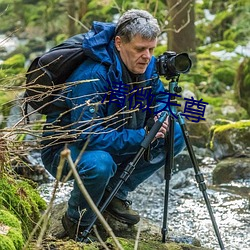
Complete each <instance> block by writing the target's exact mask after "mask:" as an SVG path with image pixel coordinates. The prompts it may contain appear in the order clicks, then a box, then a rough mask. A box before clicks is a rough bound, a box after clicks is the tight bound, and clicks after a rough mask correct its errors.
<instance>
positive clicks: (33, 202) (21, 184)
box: [0, 176, 46, 238]
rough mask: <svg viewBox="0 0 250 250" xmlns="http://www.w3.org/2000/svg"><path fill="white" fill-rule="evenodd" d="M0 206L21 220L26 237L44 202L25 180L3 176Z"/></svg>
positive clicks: (44, 205) (0, 184)
mask: <svg viewBox="0 0 250 250" xmlns="http://www.w3.org/2000/svg"><path fill="white" fill-rule="evenodd" d="M0 206H4V207H5V208H6V209H8V210H9V211H10V212H11V213H13V214H14V215H15V216H16V217H17V218H18V219H19V220H20V221H21V222H22V224H21V225H22V230H23V234H24V237H25V238H27V237H28V235H29V232H31V231H32V230H33V228H34V225H35V223H36V222H37V221H38V220H39V218H40V215H41V214H40V211H41V210H44V209H45V207H46V203H45V201H44V200H43V199H42V198H41V197H40V195H39V194H38V192H37V191H36V190H35V189H34V188H33V187H32V186H31V185H30V184H28V183H27V182H25V181H23V180H14V179H12V178H11V177H9V176H3V178H1V179H0Z"/></svg>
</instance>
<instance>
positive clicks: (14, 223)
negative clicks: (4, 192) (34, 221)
mask: <svg viewBox="0 0 250 250" xmlns="http://www.w3.org/2000/svg"><path fill="white" fill-rule="evenodd" d="M0 224H2V225H4V226H8V227H10V228H9V229H8V233H7V234H6V235H5V234H4V235H1V234H0V239H1V240H0V249H6V250H8V249H21V248H22V246H23V243H24V240H23V236H22V229H21V223H20V221H19V220H18V219H17V218H16V216H14V215H13V214H11V213H10V212H9V211H7V210H4V209H1V210H0Z"/></svg>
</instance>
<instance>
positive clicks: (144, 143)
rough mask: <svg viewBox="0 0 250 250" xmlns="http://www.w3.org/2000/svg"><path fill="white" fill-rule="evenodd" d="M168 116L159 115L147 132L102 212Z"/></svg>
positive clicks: (85, 232) (87, 233)
mask: <svg viewBox="0 0 250 250" xmlns="http://www.w3.org/2000/svg"><path fill="white" fill-rule="evenodd" d="M166 117H167V112H162V114H161V116H160V117H159V119H158V120H157V121H156V122H155V124H154V125H153V127H152V129H151V130H150V132H149V134H147V136H146V137H145V138H144V140H143V141H142V143H141V148H140V149H139V151H138V153H137V154H136V155H135V157H134V159H133V161H132V162H130V163H129V164H128V165H127V166H126V168H125V169H124V171H123V173H122V174H121V176H120V180H119V182H118V183H117V185H116V187H115V188H114V189H113V191H112V192H111V193H110V195H109V197H108V198H107V200H106V201H105V202H104V204H103V205H102V207H101V208H100V212H101V213H102V212H103V211H104V210H105V209H106V208H107V206H108V205H109V203H110V202H111V201H112V199H113V198H114V196H115V195H116V193H117V192H118V190H119V189H120V187H121V186H122V184H123V183H124V182H125V181H126V180H127V179H128V178H129V176H130V175H131V174H132V172H133V171H134V169H135V166H136V164H137V163H138V161H139V160H140V158H141V157H142V155H143V154H144V152H145V150H146V149H147V148H148V146H149V145H150V143H151V142H152V141H153V139H154V137H155V135H156V134H157V132H158V131H159V129H160V128H161V126H162V123H163V122H164V121H165V119H166ZM96 220H97V216H95V217H94V219H93V220H92V222H91V223H90V225H89V226H88V227H87V229H86V230H85V231H84V232H83V233H82V237H83V240H84V239H86V238H87V236H88V235H89V233H90V232H91V230H92V227H93V226H94V224H95V222H96Z"/></svg>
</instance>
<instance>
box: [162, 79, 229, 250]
mask: <svg viewBox="0 0 250 250" xmlns="http://www.w3.org/2000/svg"><path fill="white" fill-rule="evenodd" d="M179 92H181V88H180V87H179V86H178V78H177V80H174V79H172V80H171V81H170V83H169V93H171V94H175V93H179ZM170 98H171V101H170V111H171V112H170V114H169V132H168V135H167V138H166V144H167V148H168V150H167V152H166V161H165V200H164V215H163V226H162V242H163V243H165V242H166V234H167V232H168V229H167V216H168V198H169V183H170V179H171V175H172V169H173V165H174V138H173V137H174V122H175V119H176V117H175V115H177V119H178V122H179V124H180V126H181V130H182V134H183V137H184V140H185V143H186V146H187V150H188V153H189V156H190V159H191V162H192V164H193V167H194V171H195V179H196V182H197V183H198V186H199V189H200V191H201V192H202V195H203V198H204V200H205V203H206V206H207V210H208V212H209V215H210V219H211V221H212V224H213V228H214V231H215V234H216V237H217V240H218V243H219V245H220V248H221V250H225V247H224V244H223V242H222V239H221V236H220V232H219V229H218V226H217V223H216V220H215V217H214V214H213V210H212V207H211V204H210V201H209V199H208V195H207V192H206V189H207V188H206V184H205V182H204V177H203V174H202V173H201V171H200V169H199V165H198V162H197V159H196V157H195V154H194V151H193V147H192V145H191V142H190V138H189V133H188V130H187V127H186V124H185V120H184V119H183V116H182V115H181V113H177V111H176V106H172V105H171V104H176V103H177V101H176V99H174V98H175V97H174V95H171V96H170Z"/></svg>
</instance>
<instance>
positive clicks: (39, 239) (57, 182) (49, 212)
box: [23, 157, 66, 250]
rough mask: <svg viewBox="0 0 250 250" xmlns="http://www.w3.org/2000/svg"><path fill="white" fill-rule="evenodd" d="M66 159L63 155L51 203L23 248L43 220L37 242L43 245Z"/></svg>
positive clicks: (25, 246) (38, 245) (27, 244)
mask: <svg viewBox="0 0 250 250" xmlns="http://www.w3.org/2000/svg"><path fill="white" fill-rule="evenodd" d="M65 160H66V159H65V158H63V157H61V159H60V162H59V165H58V168H57V175H56V182H55V186H54V189H53V193H52V197H51V199H50V202H49V205H48V207H47V209H46V211H45V212H44V214H43V215H42V216H41V218H40V220H39V221H38V223H37V224H36V226H35V228H34V229H33V231H32V232H31V234H30V235H29V238H28V240H27V242H26V244H25V245H24V247H23V250H25V249H27V248H28V246H29V243H30V241H31V240H32V238H33V236H34V235H35V233H36V231H37V230H38V228H39V227H40V225H41V224H42V222H43V225H42V228H41V232H40V234H39V237H38V240H37V243H36V245H37V247H40V246H41V243H42V239H43V236H44V234H45V231H46V228H47V224H48V222H49V218H50V216H51V210H52V206H53V203H54V200H55V194H56V190H57V188H58V185H59V180H60V178H61V175H62V169H63V166H64V162H65Z"/></svg>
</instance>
